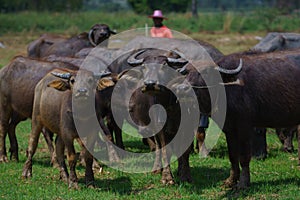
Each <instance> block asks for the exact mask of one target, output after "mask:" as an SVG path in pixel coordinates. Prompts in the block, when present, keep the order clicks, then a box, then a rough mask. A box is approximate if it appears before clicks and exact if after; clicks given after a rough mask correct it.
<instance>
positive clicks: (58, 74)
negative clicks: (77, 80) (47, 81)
mask: <svg viewBox="0 0 300 200" xmlns="http://www.w3.org/2000/svg"><path fill="white" fill-rule="evenodd" d="M51 74H52V75H53V76H56V77H59V78H63V79H70V78H71V76H72V75H71V73H69V72H67V73H59V72H51Z"/></svg>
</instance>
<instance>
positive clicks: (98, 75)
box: [94, 71, 111, 79]
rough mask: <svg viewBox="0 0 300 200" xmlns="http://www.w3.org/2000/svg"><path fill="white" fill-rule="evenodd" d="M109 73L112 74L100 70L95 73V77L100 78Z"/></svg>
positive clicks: (109, 73)
mask: <svg viewBox="0 0 300 200" xmlns="http://www.w3.org/2000/svg"><path fill="white" fill-rule="evenodd" d="M109 75H111V72H108V71H103V72H100V73H94V77H95V78H98V79H99V78H103V77H106V76H109Z"/></svg>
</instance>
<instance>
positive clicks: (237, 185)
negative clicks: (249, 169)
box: [233, 182, 250, 190]
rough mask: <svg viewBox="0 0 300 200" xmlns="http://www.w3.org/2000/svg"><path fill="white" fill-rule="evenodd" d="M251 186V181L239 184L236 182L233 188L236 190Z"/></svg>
mask: <svg viewBox="0 0 300 200" xmlns="http://www.w3.org/2000/svg"><path fill="white" fill-rule="evenodd" d="M249 187H250V183H245V182H244V183H243V182H239V183H238V184H236V185H235V186H234V187H233V189H234V190H245V189H247V188H249Z"/></svg>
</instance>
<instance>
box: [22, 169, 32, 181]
mask: <svg viewBox="0 0 300 200" xmlns="http://www.w3.org/2000/svg"><path fill="white" fill-rule="evenodd" d="M31 177H32V170H31V169H28V168H26V169H23V172H22V178H23V179H27V178H31Z"/></svg>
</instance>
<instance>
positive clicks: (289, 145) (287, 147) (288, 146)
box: [283, 127, 295, 152]
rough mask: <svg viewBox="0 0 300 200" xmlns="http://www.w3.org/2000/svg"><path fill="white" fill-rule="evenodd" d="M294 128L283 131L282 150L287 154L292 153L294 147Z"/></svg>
mask: <svg viewBox="0 0 300 200" xmlns="http://www.w3.org/2000/svg"><path fill="white" fill-rule="evenodd" d="M294 130H295V127H291V128H286V129H284V130H283V131H284V132H285V133H284V135H285V136H286V138H285V140H284V142H283V149H284V151H287V152H293V151H294V146H293V134H294Z"/></svg>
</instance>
